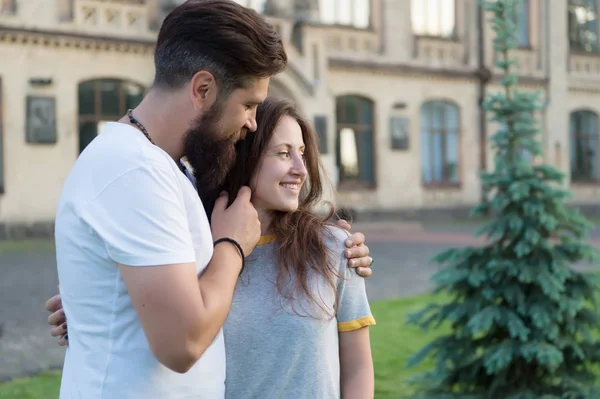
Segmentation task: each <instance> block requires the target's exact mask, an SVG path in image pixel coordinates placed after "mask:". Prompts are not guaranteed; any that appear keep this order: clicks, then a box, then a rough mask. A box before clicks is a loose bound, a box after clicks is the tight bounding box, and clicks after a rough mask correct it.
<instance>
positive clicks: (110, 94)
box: [78, 79, 145, 153]
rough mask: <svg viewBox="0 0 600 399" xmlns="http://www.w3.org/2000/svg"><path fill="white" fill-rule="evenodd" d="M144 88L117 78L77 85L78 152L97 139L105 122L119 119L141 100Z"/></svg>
mask: <svg viewBox="0 0 600 399" xmlns="http://www.w3.org/2000/svg"><path fill="white" fill-rule="evenodd" d="M144 94H145V89H144V87H143V86H141V85H138V84H135V83H130V82H127V81H123V80H118V79H98V80H89V81H86V82H82V83H80V84H79V95H78V97H79V152H80V153H81V152H82V151H83V150H84V149H85V147H87V145H88V144H89V143H91V142H92V140H93V139H94V138H95V137H96V136H97V134H98V133H99V132H100V131H101V130H102V127H103V126H104V124H105V123H106V122H109V121H116V120H119V119H120V118H121V117H122V116H123V115H125V113H126V112H127V110H128V109H130V108H135V107H137V106H138V104H139V103H140V102H141V101H142V98H143V97H144Z"/></svg>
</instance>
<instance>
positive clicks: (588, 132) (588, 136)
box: [569, 111, 598, 181]
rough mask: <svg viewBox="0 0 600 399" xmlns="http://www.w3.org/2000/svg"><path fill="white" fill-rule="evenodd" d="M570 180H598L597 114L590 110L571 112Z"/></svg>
mask: <svg viewBox="0 0 600 399" xmlns="http://www.w3.org/2000/svg"><path fill="white" fill-rule="evenodd" d="M569 141H570V150H571V156H570V158H571V180H573V181H593V180H598V156H597V153H598V115H596V113H595V112H592V111H575V112H571V118H570V140H569Z"/></svg>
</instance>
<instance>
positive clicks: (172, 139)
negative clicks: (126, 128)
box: [119, 89, 188, 163]
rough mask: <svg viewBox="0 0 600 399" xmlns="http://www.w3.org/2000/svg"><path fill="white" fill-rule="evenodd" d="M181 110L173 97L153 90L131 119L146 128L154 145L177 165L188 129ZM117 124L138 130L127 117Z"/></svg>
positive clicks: (186, 120)
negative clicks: (123, 124) (120, 123)
mask: <svg viewBox="0 0 600 399" xmlns="http://www.w3.org/2000/svg"><path fill="white" fill-rule="evenodd" d="M181 110H182V107H181V106H179V105H178V104H177V100H176V97H175V96H167V95H166V94H165V93H164V92H160V91H158V90H155V89H153V90H151V91H150V92H149V93H148V94H147V95H146V97H144V99H143V100H142V102H141V103H140V105H138V106H137V107H136V108H135V109H134V110H133V111H132V115H133V117H134V118H135V119H137V121H138V122H140V123H141V124H142V126H144V127H145V128H146V130H147V131H148V134H149V135H150V138H151V139H152V141H153V142H154V144H156V145H157V146H158V147H160V148H161V149H162V150H164V151H165V152H166V153H167V154H169V155H170V156H171V158H173V159H174V160H175V162H177V163H179V160H180V159H181V157H182V156H183V135H184V133H185V132H186V131H187V129H188V118H187V117H186V116H185V114H184V113H183V112H181ZM119 122H122V123H126V124H128V125H131V126H133V127H135V128H136V129H139V127H138V126H136V125H135V124H133V123H131V122H130V120H129V117H128V116H127V115H125V116H124V117H123V118H121V119H120V120H119Z"/></svg>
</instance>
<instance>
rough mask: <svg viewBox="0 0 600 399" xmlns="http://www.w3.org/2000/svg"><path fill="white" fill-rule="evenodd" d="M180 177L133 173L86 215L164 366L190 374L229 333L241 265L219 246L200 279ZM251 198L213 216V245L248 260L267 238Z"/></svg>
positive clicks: (145, 170) (151, 170)
mask: <svg viewBox="0 0 600 399" xmlns="http://www.w3.org/2000/svg"><path fill="white" fill-rule="evenodd" d="M175 173H177V172H175V171H173V170H170V169H168V168H167V169H165V168H161V167H160V166H159V167H154V166H152V165H149V166H147V167H141V168H138V169H135V170H132V171H129V172H127V173H125V174H123V175H121V176H119V177H118V178H117V179H115V180H114V181H113V182H111V184H109V185H108V186H107V187H106V188H104V189H103V190H102V191H101V193H100V194H99V195H98V196H97V197H96V198H94V199H93V200H92V201H89V202H88V203H86V205H85V207H82V208H81V209H80V210H79V215H80V217H81V218H82V219H83V220H84V221H85V222H86V223H87V224H88V225H89V226H90V227H91V228H92V229H94V231H96V232H97V234H99V235H100V236H101V237H102V239H103V241H104V244H105V246H106V249H107V252H108V255H109V256H110V258H111V259H112V260H114V261H115V263H116V264H117V265H118V267H119V271H120V272H121V275H122V278H123V280H124V282H125V285H126V288H127V291H128V293H129V295H130V297H131V300H132V303H133V306H134V308H135V309H136V312H137V314H138V317H139V319H140V322H141V325H142V327H143V329H144V333H145V335H146V338H147V340H148V343H149V346H150V348H151V349H152V351H153V353H154V355H155V356H156V358H157V360H158V361H159V362H161V363H162V364H164V365H165V366H166V367H168V368H170V369H172V370H173V371H175V372H180V373H183V372H186V371H187V370H189V369H190V367H192V366H193V364H194V363H195V362H196V361H197V360H198V358H199V357H200V356H201V355H202V353H203V352H204V351H205V350H206V348H207V347H208V346H209V345H210V343H211V342H212V340H213V339H214V337H215V336H216V334H217V333H218V331H219V329H220V328H221V327H222V325H223V322H224V320H225V318H226V316H227V313H228V311H229V306H230V304H231V301H232V296H233V290H234V287H235V283H236V281H237V276H238V274H239V271H240V268H241V265H242V258H241V256H240V253H239V252H238V249H237V248H236V246H234V245H232V244H230V243H222V244H219V245H218V246H217V247H218V248H215V250H214V252H215V256H214V258H213V260H212V261H211V262H210V264H209V266H208V267H207V269H206V270H205V273H203V275H202V277H200V278H199V277H198V276H197V275H196V261H195V259H196V256H195V249H194V243H193V242H192V237H191V233H190V230H189V224H190V223H195V221H193V220H188V217H187V211H186V208H185V204H184V202H183V197H182V193H181V187H180V186H179V185H178V183H177V182H178V180H177V177H178V176H177V175H175ZM250 195H251V194H250V189H249V188H247V187H245V188H243V189H242V190H240V193H239V195H238V197H237V198H236V201H235V202H234V203H233V204H232V205H231V206H230V207H229V208H228V209H226V208H225V206H226V204H227V199H226V198H219V200H218V201H217V204H215V210H214V212H213V215H212V217H213V225H212V229H213V238H214V239H217V238H220V237H229V238H231V239H233V240H234V241H236V242H238V243H239V244H240V245H241V247H242V248H243V252H244V253H245V254H246V255H247V254H250V252H251V250H252V249H253V248H254V246H255V244H256V242H257V241H258V239H259V237H260V222H259V221H258V214H257V212H256V209H254V207H253V206H252V204H251V203H250ZM66 289H67V287H65V286H64V285H63V287H61V290H63V291H64V290H66ZM65 296H66V293H65ZM67 316H69V315H68V314H67ZM75 333H76V332H73V331H72V334H75Z"/></svg>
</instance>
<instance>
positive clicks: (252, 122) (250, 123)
mask: <svg viewBox="0 0 600 399" xmlns="http://www.w3.org/2000/svg"><path fill="white" fill-rule="evenodd" d="M244 126H245V127H246V129H248V131H250V132H255V131H256V116H255V115H252V116H251V117H250V118H248V120H246V123H245V124H244Z"/></svg>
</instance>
